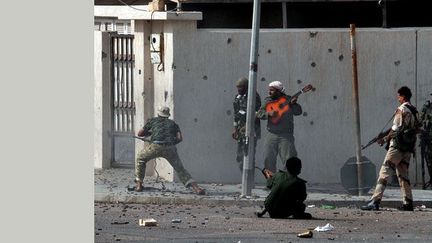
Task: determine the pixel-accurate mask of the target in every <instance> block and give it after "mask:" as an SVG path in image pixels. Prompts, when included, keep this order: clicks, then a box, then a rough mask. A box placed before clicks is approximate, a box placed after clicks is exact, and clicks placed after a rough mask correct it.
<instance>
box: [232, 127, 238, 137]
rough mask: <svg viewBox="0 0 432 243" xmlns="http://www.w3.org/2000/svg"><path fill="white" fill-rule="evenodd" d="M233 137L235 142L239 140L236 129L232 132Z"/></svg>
mask: <svg viewBox="0 0 432 243" xmlns="http://www.w3.org/2000/svg"><path fill="white" fill-rule="evenodd" d="M231 136H232V138H233V139H234V140H237V129H236V128H235V127H234V128H233V130H232V132H231Z"/></svg>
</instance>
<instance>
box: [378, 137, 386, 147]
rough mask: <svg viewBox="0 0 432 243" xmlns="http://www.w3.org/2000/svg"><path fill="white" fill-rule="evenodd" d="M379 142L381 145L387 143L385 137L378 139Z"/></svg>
mask: <svg viewBox="0 0 432 243" xmlns="http://www.w3.org/2000/svg"><path fill="white" fill-rule="evenodd" d="M377 143H378V144H379V146H383V145H384V143H385V141H384V138H380V139H378V140H377Z"/></svg>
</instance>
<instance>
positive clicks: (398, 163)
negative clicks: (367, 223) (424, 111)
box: [361, 86, 417, 211]
mask: <svg viewBox="0 0 432 243" xmlns="http://www.w3.org/2000/svg"><path fill="white" fill-rule="evenodd" d="M411 96H412V94H411V90H410V89H409V88H408V87H406V86H403V87H401V88H400V89H399V90H398V101H399V103H400V104H401V105H400V106H399V107H398V108H397V110H396V112H395V116H394V119H393V125H392V127H391V130H390V131H389V133H388V134H387V135H386V136H385V137H384V138H383V139H379V140H378V141H377V142H378V144H379V145H381V146H382V145H383V144H384V143H387V142H390V144H389V149H388V151H387V154H386V156H385V158H384V162H383V164H382V166H381V169H380V172H379V177H378V181H377V185H376V187H375V192H374V194H373V195H372V198H371V200H370V202H369V203H368V204H367V205H365V206H362V207H361V209H362V210H379V205H380V202H381V199H382V196H383V194H384V190H385V188H386V186H387V182H388V179H389V177H390V176H392V175H394V173H395V172H396V175H397V178H398V180H399V185H400V187H401V191H402V201H403V204H402V207H399V209H400V210H403V211H413V210H414V207H413V196H412V191H411V183H410V180H409V177H408V166H409V161H410V157H411V153H413V152H414V147H415V138H416V134H415V133H414V134H411V135H410V139H411V140H412V141H414V143H413V144H410V145H404V143H403V140H402V139H401V138H400V137H401V135H402V134H404V133H405V132H407V131H410V130H411V131H413V130H414V129H416V126H417V118H416V116H417V110H416V108H415V107H414V106H413V105H411V103H410V99H411Z"/></svg>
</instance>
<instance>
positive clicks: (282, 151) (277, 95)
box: [257, 81, 303, 173]
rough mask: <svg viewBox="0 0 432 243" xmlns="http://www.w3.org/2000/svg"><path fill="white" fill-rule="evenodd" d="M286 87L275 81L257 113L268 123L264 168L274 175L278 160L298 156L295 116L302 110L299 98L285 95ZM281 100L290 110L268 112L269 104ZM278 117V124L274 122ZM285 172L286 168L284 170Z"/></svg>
mask: <svg viewBox="0 0 432 243" xmlns="http://www.w3.org/2000/svg"><path fill="white" fill-rule="evenodd" d="M284 90H285V89H284V87H283V85H282V83H281V82H280V81H273V82H271V83H270V84H269V96H268V97H266V98H265V99H264V104H263V105H262V106H261V108H260V110H259V111H258V113H257V117H258V118H260V119H262V120H268V121H267V131H268V133H267V136H266V139H265V142H264V148H265V160H264V168H265V170H269V171H271V172H273V173H275V172H276V167H277V166H276V160H277V157H278V156H279V158H280V161H282V163H283V162H285V161H287V160H288V159H289V158H291V157H296V156H297V150H296V148H295V145H294V116H298V115H301V114H302V112H303V111H302V108H301V106H300V105H299V104H297V98H296V97H294V98H292V99H291V96H289V95H286V94H285V93H284ZM281 98H285V99H286V101H287V102H286V103H284V104H280V106H286V105H288V107H289V109H281V110H270V111H269V110H267V109H266V107H267V105H268V104H269V103H277V102H278V101H279V100H281ZM275 117H278V122H273V121H274V119H272V118H275ZM283 169H284V170H285V168H283Z"/></svg>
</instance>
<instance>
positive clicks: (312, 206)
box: [307, 204, 315, 208]
mask: <svg viewBox="0 0 432 243" xmlns="http://www.w3.org/2000/svg"><path fill="white" fill-rule="evenodd" d="M307 207H308V208H314V207H315V205H313V204H312V205H308V206H307Z"/></svg>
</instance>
